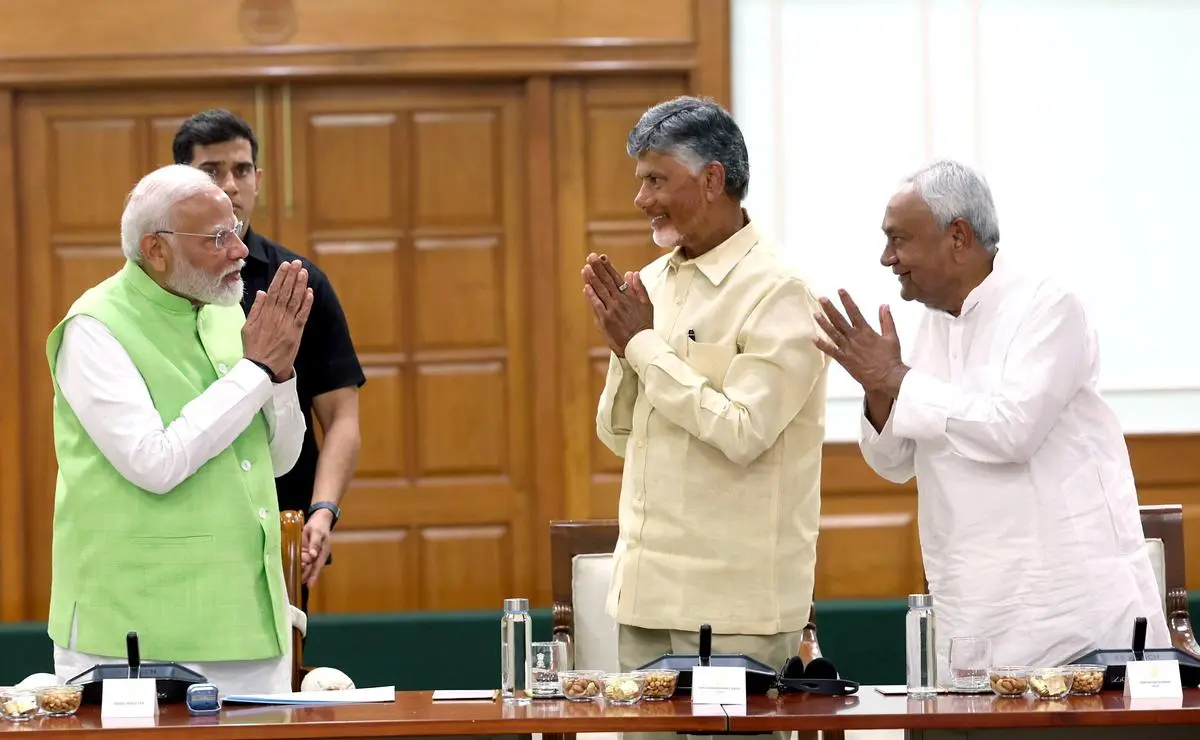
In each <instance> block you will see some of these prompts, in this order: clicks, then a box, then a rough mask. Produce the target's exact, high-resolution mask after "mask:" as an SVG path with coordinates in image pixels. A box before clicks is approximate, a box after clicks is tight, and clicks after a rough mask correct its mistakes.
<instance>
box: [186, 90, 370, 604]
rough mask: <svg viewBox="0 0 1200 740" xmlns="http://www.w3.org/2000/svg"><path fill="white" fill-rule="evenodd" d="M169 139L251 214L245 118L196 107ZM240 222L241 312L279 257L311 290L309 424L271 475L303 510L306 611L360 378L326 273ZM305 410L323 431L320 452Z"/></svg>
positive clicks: (352, 427)
mask: <svg viewBox="0 0 1200 740" xmlns="http://www.w3.org/2000/svg"><path fill="white" fill-rule="evenodd" d="M172 148H173V149H174V155H175V163H176V164H186V165H190V166H192V167H196V168H198V169H201V170H204V171H205V172H207V173H208V174H209V175H210V176H211V177H212V178H213V180H214V181H216V183H217V184H218V185H220V186H221V188H222V189H223V190H224V191H225V193H226V195H228V196H229V198H230V200H232V201H233V210H234V213H235V214H236V215H237V217H238V220H239V221H241V222H242V223H244V224H248V223H249V220H250V217H251V215H252V214H253V213H254V203H255V200H256V198H257V197H258V188H259V182H260V180H261V179H262V170H261V169H260V168H259V167H258V140H257V139H256V138H255V136H254V132H253V131H252V130H251V128H250V126H249V125H247V124H246V122H245V121H243V120H242V119H240V118H238V117H237V116H235V115H234V114H233V113H231V112H230V111H227V110H221V109H217V110H209V111H205V112H203V113H198V114H196V115H195V116H192V118H190V119H188V120H187V121H185V122H184V123H183V125H182V126H180V128H179V131H178V132H176V134H175V140H174V142H173V146H172ZM244 228H245V232H244V233H243V234H242V241H244V242H245V243H246V248H247V249H248V250H249V252H250V254H249V255H248V256H247V258H246V262H245V265H244V266H243V267H242V280H243V282H244V283H245V286H246V292H245V294H244V295H243V297H242V309H243V310H245V311H246V312H247V313H249V311H250V306H251V305H252V304H253V303H254V296H255V295H256V293H257V291H259V290H262V291H264V292H265V291H266V289H267V286H268V285H270V283H271V279H272V278H273V277H274V276H275V271H276V270H278V269H279V265H280V264H282V263H283V262H290V261H292V260H300V262H301V263H302V264H303V265H304V267H305V269H307V270H308V284H309V287H311V288H312V291H313V306H312V312H311V313H310V314H309V317H308V324H307V325H306V326H305V328H304V334H303V336H302V337H301V339H300V349H299V351H298V352H297V354H296V361H295V370H296V385H297V394H298V395H299V397H300V406H301V408H303V409H304V416H305V423H306V426H307V429H306V431H305V433H304V447H303V449H302V451H301V453H300V459H299V460H298V461H297V462H296V465H295V467H293V468H292V469H291V471H290V472H288V473H286V474H285V475H283V476H281V477H279V478H276V479H275V488H276V491H277V493H278V495H279V510H280V511H287V510H289V509H293V510H298V511H302V512H305V525H304V544H303V550H302V556H301V560H302V563H303V576H302V580H303V587H302V588H301V603H300V608H301V609H302V610H304V611H305V612H307V611H308V590H309V589H310V588H312V587H313V586H314V585H315V584H316V582H317V578H318V576H320V574H321V569H322V568H323V567H324V566H325V565H326V564H328V563H329V562H332V557H331V555H330V538H329V533H330V531H331V530H332V529H333V527H334V526H335V525H336V524H337V521H338V518H339V517H340V516H341V509H340V508H339V506H338V502H339V501H340V500H341V498H342V494H343V493H345V491H346V487H347V486H348V485H349V483H350V479H351V478H352V477H353V475H354V465H355V462H356V461H357V459H358V449H359V443H360V438H359V425H358V389H359V388H360V387H361V386H362V385H363V383H365V382H366V378H365V376H364V375H363V371H362V366H361V365H360V364H359V361H358V356H357V355H356V354H355V352H354V345H353V343H352V342H351V341H350V329H349V327H348V326H347V325H346V316H345V314H344V313H343V312H342V306H341V304H340V303H339V302H338V299H337V295H336V294H335V293H334V290H333V286H332V285H331V284H330V283H329V279H328V278H327V277H326V276H325V274H324V273H323V272H321V270H319V269H318V268H317V266H316V265H314V264H313V263H312V262H311V261H309V260H307V259H305V258H304V257H301V256H300V255H298V254H296V253H294V252H291V251H289V250H287V249H285V248H284V247H281V246H280V245H278V244H276V243H275V242H273V241H271V240H269V239H267V238H265V237H263V236H262V235H261V234H259V233H257V232H255V231H254V230H253V229H251V228H250V227H249V226H248V225H247V226H246V227H244ZM312 411H315V412H316V415H317V419H318V420H319V421H320V423H321V430H322V432H323V433H324V441H323V444H322V446H321V449H320V451H319V452H318V449H317V440H316V436H315V435H314V434H313V424H312V413H311V412H312Z"/></svg>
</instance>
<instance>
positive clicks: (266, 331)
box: [242, 260, 313, 381]
mask: <svg viewBox="0 0 1200 740" xmlns="http://www.w3.org/2000/svg"><path fill="white" fill-rule="evenodd" d="M312 304H313V292H312V288H310V287H308V270H305V269H304V267H303V266H302V265H301V264H300V260H292V261H291V262H284V263H283V264H282V265H280V266H279V269H278V270H276V271H275V277H274V278H273V279H272V280H271V284H270V285H269V286H268V287H267V291H266V292H265V293H264V292H263V291H261V290H260V291H258V294H257V295H255V296H254V305H252V306H251V307H250V313H249V314H247V316H246V323H245V325H243V326H242V353H243V355H244V356H245V357H246V358H247V359H249V360H254V361H255V362H261V363H262V364H264V365H266V366H267V367H269V368H271V372H272V374H274V376H275V379H276V380H279V381H283V380H287V379H289V378H291V377H292V374H293V372H294V370H293V363H294V362H295V360H296V350H298V349H299V348H300V336H301V335H302V334H303V333H304V325H305V323H306V322H307V321H308V313H309V311H311V310H312Z"/></svg>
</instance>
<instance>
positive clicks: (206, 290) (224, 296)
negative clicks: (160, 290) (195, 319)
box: [165, 259, 246, 306]
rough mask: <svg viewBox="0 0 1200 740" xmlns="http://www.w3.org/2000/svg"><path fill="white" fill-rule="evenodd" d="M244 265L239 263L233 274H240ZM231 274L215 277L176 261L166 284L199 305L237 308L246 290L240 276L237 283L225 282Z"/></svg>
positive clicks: (181, 260) (181, 261)
mask: <svg viewBox="0 0 1200 740" xmlns="http://www.w3.org/2000/svg"><path fill="white" fill-rule="evenodd" d="M242 264H243V263H242V262H241V261H239V262H238V266H237V269H236V270H233V271H231V272H239V273H240V271H241V267H242ZM229 274H230V273H228V272H227V273H225V274H224V275H221V276H220V277H213V276H212V275H209V274H207V273H205V272H204V271H202V270H198V269H196V268H195V267H193V266H192V265H189V264H187V262H186V260H183V259H179V260H176V262H175V266H174V269H172V270H171V273H170V274H169V275H167V279H166V281H165V282H166V284H167V287H168V288H170V289H171V290H172V291H174V292H175V293H178V294H179V295H181V296H183V297H185V298H190V299H191V300H193V301H196V302H198V303H214V304H216V305H218V306H236V305H237V304H238V303H240V302H241V300H242V293H244V292H245V289H246V288H245V286H244V285H243V284H242V277H241V275H240V274H239V275H238V279H237V280H236V281H234V282H232V283H227V282H225V277H226V276H228V275H229Z"/></svg>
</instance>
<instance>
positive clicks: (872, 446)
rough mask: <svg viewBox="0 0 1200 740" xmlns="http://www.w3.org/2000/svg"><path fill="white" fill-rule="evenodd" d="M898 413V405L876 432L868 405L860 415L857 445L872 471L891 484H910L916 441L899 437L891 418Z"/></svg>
mask: <svg viewBox="0 0 1200 740" xmlns="http://www.w3.org/2000/svg"><path fill="white" fill-rule="evenodd" d="M895 415H896V413H895V408H893V409H892V413H891V414H889V415H888V419H887V422H885V423H884V425H883V429H882V430H881V431H878V432H877V431H875V426H874V425H873V424H871V421H870V420H869V419H868V418H867V414H866V404H865V403H864V404H863V413H862V415H861V416H860V417H859V427H860V429H859V441H858V448H859V449H860V450H861V451H862V456H863V460H865V461H866V462H867V465H869V466H870V468H871V470H874V471H875V473H876V474H877V475H878V476H879V477H881V478H883V479H884V480H886V481H890V482H892V483H907V482H908V481H909V480H910V479H912V477H913V476H914V475H916V470H915V468H914V467H913V455H914V453H915V452H916V449H917V443H916V442H914V441H912V440H911V439H905V438H903V437H898V436H896V433H895V431H894V430H893V429H892V418H893V417H894V416H895Z"/></svg>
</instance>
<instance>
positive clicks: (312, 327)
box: [242, 229, 366, 514]
mask: <svg viewBox="0 0 1200 740" xmlns="http://www.w3.org/2000/svg"><path fill="white" fill-rule="evenodd" d="M243 241H245V243H246V248H247V249H248V250H249V251H250V254H249V256H247V258H246V264H245V265H244V266H243V267H242V281H243V282H244V283H245V286H246V292H245V294H244V295H243V296H242V310H243V311H245V312H246V313H247V314H249V313H250V306H251V305H253V303H254V296H255V295H256V294H257V292H258V291H260V290H261V291H263V292H266V290H267V287H268V286H270V284H271V280H272V279H273V278H274V277H275V271H276V270H278V269H279V266H280V265H281V264H283V263H284V262H291V261H292V260H300V262H301V264H303V265H304V268H305V269H306V270H308V285H309V287H311V288H312V290H313V305H312V311H311V312H309V315H308V323H307V324H306V325H305V326H304V334H303V335H302V336H301V338H300V349H299V350H297V352H296V361H295V365H294V367H295V370H296V392H297V395H298V396H299V397H300V407H301V408H302V409H303V410H304V422H305V427H306V429H305V431H304V447H303V449H302V450H301V452H300V459H299V460H297V461H296V465H295V466H294V467H293V468H292V469H291V470H290V471H288V472H287V473H285V474H284V475H282V476H280V477H278V478H276V479H275V490H276V492H277V494H278V496H279V510H280V511H285V510H288V509H296V510H299V511H302V512H305V513H306V514H307V512H308V507H309V505H311V504H312V494H313V485H314V484H315V483H316V479H317V438H316V435H315V434H314V433H313V415H312V400H313V397H314V396H319V395H321V394H322V393H328V392H330V391H335V390H337V389H339V388H348V387H351V386H353V387H361V386H362V385H363V384H364V383H365V382H366V377H365V376H364V375H363V370H362V365H360V364H359V362H358V355H357V354H355V352H354V344H353V343H352V342H351V341H350V327H349V326H347V324H346V314H345V313H343V312H342V304H341V303H339V302H338V299H337V294H336V293H334V290H333V285H331V284H330V282H329V279H328V278H327V277H325V273H323V272H321V270H320V269H319V268H318V267H317V266H316V265H314V264H313V263H312V262H311V261H309V260H308V259H306V258H304V257H301V256H300V255H298V254H296V253H295V252H292V251H290V250H288V249H285V248H283V247H281V246H279V245H278V244H276V243H275V242H273V241H271V240H270V239H267V238H265V237H263V236H262V235H261V234H257V233H255V232H254V230H253V229H247V230H246V237H245V239H243Z"/></svg>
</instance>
